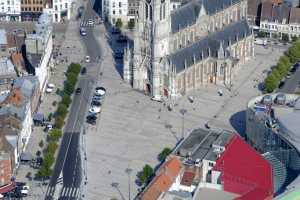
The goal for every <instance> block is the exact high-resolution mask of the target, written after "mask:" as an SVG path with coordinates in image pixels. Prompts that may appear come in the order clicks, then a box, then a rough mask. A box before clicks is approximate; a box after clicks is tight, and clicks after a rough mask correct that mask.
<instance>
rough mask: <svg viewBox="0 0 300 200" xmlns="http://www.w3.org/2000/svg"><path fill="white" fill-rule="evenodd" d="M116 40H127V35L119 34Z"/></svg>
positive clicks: (120, 41)
mask: <svg viewBox="0 0 300 200" xmlns="http://www.w3.org/2000/svg"><path fill="white" fill-rule="evenodd" d="M117 42H119V43H123V42H127V37H126V36H124V35H120V36H119V37H118V39H117Z"/></svg>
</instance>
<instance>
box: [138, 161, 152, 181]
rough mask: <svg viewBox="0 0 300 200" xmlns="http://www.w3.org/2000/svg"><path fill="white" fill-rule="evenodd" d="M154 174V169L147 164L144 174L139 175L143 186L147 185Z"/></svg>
mask: <svg viewBox="0 0 300 200" xmlns="http://www.w3.org/2000/svg"><path fill="white" fill-rule="evenodd" d="M153 174H154V171H153V168H152V167H151V166H150V165H148V164H146V165H145V166H144V168H143V170H142V172H141V173H140V174H139V179H140V181H141V182H142V183H143V184H146V183H148V182H149V181H150V178H151V177H152V176H153Z"/></svg>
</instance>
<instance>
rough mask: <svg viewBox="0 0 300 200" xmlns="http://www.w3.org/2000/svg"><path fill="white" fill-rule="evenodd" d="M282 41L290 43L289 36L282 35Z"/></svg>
mask: <svg viewBox="0 0 300 200" xmlns="http://www.w3.org/2000/svg"><path fill="white" fill-rule="evenodd" d="M281 39H282V41H284V42H288V41H289V40H290V39H289V36H288V35H287V34H284V33H283V34H282V37H281Z"/></svg>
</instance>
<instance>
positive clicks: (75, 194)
mask: <svg viewBox="0 0 300 200" xmlns="http://www.w3.org/2000/svg"><path fill="white" fill-rule="evenodd" d="M77 193H78V188H76V190H75V192H74V195H73V197H77Z"/></svg>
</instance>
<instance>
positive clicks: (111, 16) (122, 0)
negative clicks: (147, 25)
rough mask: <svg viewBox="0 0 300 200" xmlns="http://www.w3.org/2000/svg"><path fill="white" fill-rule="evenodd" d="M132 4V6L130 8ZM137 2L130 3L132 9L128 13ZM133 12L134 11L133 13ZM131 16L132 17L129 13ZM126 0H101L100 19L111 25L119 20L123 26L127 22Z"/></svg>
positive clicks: (133, 8) (134, 7)
mask: <svg viewBox="0 0 300 200" xmlns="http://www.w3.org/2000/svg"><path fill="white" fill-rule="evenodd" d="M133 3H134V6H132V5H133ZM136 3H138V2H130V5H131V7H132V8H130V11H131V12H132V10H135V9H136V7H137V6H138V5H136ZM133 12H134V11H133ZM131 15H134V14H133V13H131ZM127 16H128V0H103V1H102V18H103V19H104V20H105V21H108V22H109V23H111V24H113V25H114V24H115V23H116V21H117V20H118V19H120V20H121V21H122V22H123V24H126V23H127V21H128V17H127Z"/></svg>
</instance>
